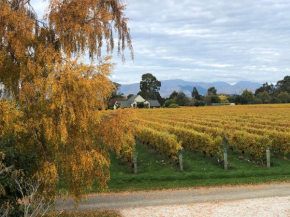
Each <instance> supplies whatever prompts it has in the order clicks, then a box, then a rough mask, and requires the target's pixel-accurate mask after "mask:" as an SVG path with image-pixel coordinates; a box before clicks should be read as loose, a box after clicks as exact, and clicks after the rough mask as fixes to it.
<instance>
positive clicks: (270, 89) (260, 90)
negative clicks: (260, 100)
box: [255, 82, 275, 95]
mask: <svg viewBox="0 0 290 217" xmlns="http://www.w3.org/2000/svg"><path fill="white" fill-rule="evenodd" d="M264 91H266V92H267V93H268V94H269V95H273V94H274V93H275V86H274V85H273V84H268V83H267V82H266V83H264V84H263V86H262V87H259V88H258V89H257V90H256V91H255V95H258V94H259V93H263V92H264Z"/></svg>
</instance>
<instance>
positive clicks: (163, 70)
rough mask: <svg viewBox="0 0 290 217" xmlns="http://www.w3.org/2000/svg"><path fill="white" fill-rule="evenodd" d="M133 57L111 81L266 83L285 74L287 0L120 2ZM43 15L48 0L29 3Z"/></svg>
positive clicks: (289, 60)
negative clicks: (148, 75) (151, 78)
mask: <svg viewBox="0 0 290 217" xmlns="http://www.w3.org/2000/svg"><path fill="white" fill-rule="evenodd" d="M125 3H126V4H127V8H126V10H125V15H126V16H127V17H128V18H129V19H130V21H129V23H128V25H129V27H130V29H131V37H132V41H133V47H134V54H135V59H134V61H132V60H131V59H130V55H129V54H128V55H127V56H126V62H124V63H123V62H122V60H121V58H120V57H118V56H117V55H116V52H115V53H114V54H113V62H115V63H116V68H115V70H114V72H113V76H112V80H113V81H115V82H118V83H121V84H129V83H139V82H140V80H141V76H142V74H145V73H152V74H153V75H154V76H155V77H156V78H157V79H158V80H170V79H183V80H186V81H196V82H215V81H225V82H228V83H231V84H234V83H236V82H238V81H253V82H260V83H265V82H270V83H276V81H278V80H281V79H283V77H284V76H286V75H290V12H289V11H290V1H289V0H203V1H201V0H125ZM32 4H33V6H34V8H35V10H36V11H37V12H38V13H39V14H40V16H41V14H42V13H43V11H44V8H45V7H46V4H47V2H43V1H41V0H32Z"/></svg>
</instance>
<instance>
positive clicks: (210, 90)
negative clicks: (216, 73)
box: [207, 87, 217, 96]
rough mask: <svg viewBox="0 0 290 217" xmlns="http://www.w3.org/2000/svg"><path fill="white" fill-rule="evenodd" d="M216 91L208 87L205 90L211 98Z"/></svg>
mask: <svg viewBox="0 0 290 217" xmlns="http://www.w3.org/2000/svg"><path fill="white" fill-rule="evenodd" d="M216 93H217V90H216V89H215V87H210V88H208V90H207V95H209V96H212V95H216Z"/></svg>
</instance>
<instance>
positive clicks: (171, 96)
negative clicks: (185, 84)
mask: <svg viewBox="0 0 290 217" xmlns="http://www.w3.org/2000/svg"><path fill="white" fill-rule="evenodd" d="M177 96H178V92H177V91H173V92H172V93H171V94H170V96H169V99H174V98H176V97H177Z"/></svg>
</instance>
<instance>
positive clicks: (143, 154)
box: [92, 144, 290, 192]
mask: <svg viewBox="0 0 290 217" xmlns="http://www.w3.org/2000/svg"><path fill="white" fill-rule="evenodd" d="M136 150H137V152H138V174H134V173H133V168H132V167H131V165H128V163H125V162H121V161H120V160H119V159H117V157H116V156H115V155H113V154H112V156H111V180H110V181H109V183H108V187H109V188H108V189H107V190H106V191H109V192H120V191H138V190H157V189H169V188H182V187H197V186H220V185H237V184H254V183H264V182H275V181H278V182H279V181H289V180H290V162H289V161H285V160H282V159H279V158H274V157H272V158H271V168H267V167H265V166H261V165H258V164H255V163H251V162H248V161H247V160H244V159H239V157H238V155H237V154H228V162H229V169H228V170H224V169H223V165H218V164H217V163H216V162H215V161H214V160H212V159H210V158H209V157H206V158H204V157H203V155H202V154H198V153H192V152H188V151H184V152H183V162H184V171H183V172H181V171H179V167H178V166H176V165H174V164H173V163H172V162H171V160H170V159H167V158H166V157H164V156H162V155H159V154H157V153H156V152H155V151H154V150H152V149H149V148H148V147H147V146H145V145H142V144H137V146H136ZM98 191H99V189H98V187H97V186H94V188H93V190H92V192H98Z"/></svg>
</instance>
